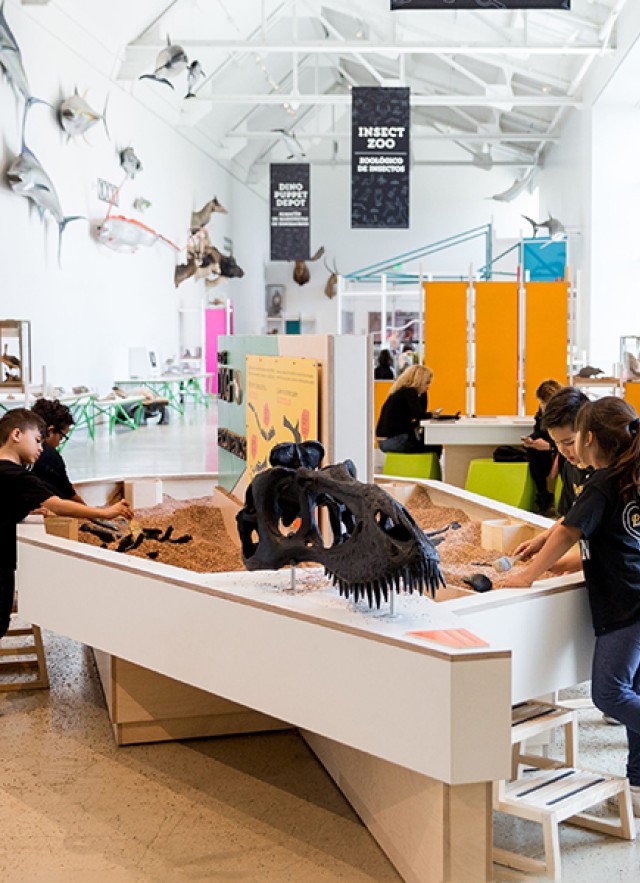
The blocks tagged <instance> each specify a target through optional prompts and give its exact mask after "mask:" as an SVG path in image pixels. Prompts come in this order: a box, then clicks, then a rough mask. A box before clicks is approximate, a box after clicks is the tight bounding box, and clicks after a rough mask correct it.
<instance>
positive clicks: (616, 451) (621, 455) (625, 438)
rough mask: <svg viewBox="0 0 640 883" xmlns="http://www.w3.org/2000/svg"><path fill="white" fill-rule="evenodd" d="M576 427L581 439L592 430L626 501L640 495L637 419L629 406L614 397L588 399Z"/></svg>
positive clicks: (638, 426)
mask: <svg viewBox="0 0 640 883" xmlns="http://www.w3.org/2000/svg"><path fill="white" fill-rule="evenodd" d="M576 426H577V429H578V430H579V431H580V434H581V436H582V437H583V438H584V436H585V434H586V433H587V432H591V433H593V436H594V437H595V440H596V441H597V443H598V445H599V447H600V448H601V450H602V451H603V453H604V454H605V456H606V457H607V459H608V460H609V461H610V462H611V477H612V478H613V479H615V480H616V481H617V483H618V487H619V489H620V493H621V494H622V496H623V497H624V498H625V500H629V499H631V498H633V497H636V496H638V495H640V419H638V415H637V414H636V412H635V410H634V409H633V408H632V407H631V405H629V404H628V403H627V402H625V401H624V400H623V399H619V398H617V397H615V396H605V397H604V398H602V399H598V400H597V401H595V402H588V403H586V404H585V405H583V406H582V407H581V408H580V411H579V412H578V417H577V420H576Z"/></svg>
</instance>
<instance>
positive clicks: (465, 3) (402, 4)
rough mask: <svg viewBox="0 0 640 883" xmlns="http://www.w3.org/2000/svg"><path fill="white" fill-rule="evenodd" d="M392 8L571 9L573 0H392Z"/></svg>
mask: <svg viewBox="0 0 640 883" xmlns="http://www.w3.org/2000/svg"><path fill="white" fill-rule="evenodd" d="M391 9H392V10H394V9H571V0H391Z"/></svg>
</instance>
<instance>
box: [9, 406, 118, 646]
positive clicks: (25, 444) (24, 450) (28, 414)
mask: <svg viewBox="0 0 640 883" xmlns="http://www.w3.org/2000/svg"><path fill="white" fill-rule="evenodd" d="M46 431H47V427H46V426H45V424H44V422H43V420H42V419H41V418H40V417H38V415H37V414H34V413H33V412H32V411H28V410H27V409H26V408H16V409H15V410H13V411H9V412H7V413H6V414H5V415H4V416H3V417H2V418H1V419H0V638H2V637H3V636H4V635H5V634H6V632H7V630H8V628H9V621H10V619H11V610H12V608H13V597H14V591H15V570H16V564H17V554H16V546H17V542H16V525H17V524H18V522H20V521H22V520H23V519H24V518H26V516H27V515H28V514H29V512H31V511H33V510H34V509H41V508H44V509H45V510H50V511H51V512H55V514H56V515H67V516H71V517H74V518H118V517H119V516H124V517H125V518H130V517H131V515H132V512H131V509H130V507H129V504H128V503H126V502H125V501H124V500H123V501H121V502H120V503H116V504H115V506H106V507H104V508H100V507H95V506H85V505H83V504H81V503H75V502H73V501H72V500H63V499H61V498H60V497H59V496H55V495H52V494H51V490H50V489H49V488H48V487H47V486H46V485H45V484H43V483H42V482H41V481H40V479H39V478H36V476H34V475H33V474H32V473H31V472H29V471H28V470H27V469H25V466H29V465H32V464H33V463H35V462H36V460H37V459H38V457H39V456H40V453H41V452H42V444H43V438H44V436H45V434H46Z"/></svg>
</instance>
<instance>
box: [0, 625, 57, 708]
mask: <svg viewBox="0 0 640 883" xmlns="http://www.w3.org/2000/svg"><path fill="white" fill-rule="evenodd" d="M6 637H7V638H13V639H15V638H21V639H24V640H23V641H22V642H21V643H19V644H16V643H15V641H10V642H9V644H8V645H7V646H2V647H0V693H7V692H12V691H15V690H46V689H48V687H49V674H48V672H47V660H46V657H45V654H44V644H43V643H42V632H41V631H40V628H39V627H38V626H37V625H32V626H17V627H16V628H13V629H11V628H10V629H9V631H8V632H7V634H6ZM29 638H32V639H33V640H32V642H29V641H28V639H29ZM16 673H19V674H21V675H23V677H22V678H20V679H19V680H16V678H15V675H16ZM34 674H35V677H34Z"/></svg>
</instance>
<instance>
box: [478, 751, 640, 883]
mask: <svg viewBox="0 0 640 883" xmlns="http://www.w3.org/2000/svg"><path fill="white" fill-rule="evenodd" d="M609 797H617V798H618V812H619V819H615V820H609V819H603V818H599V817H596V816H593V815H589V814H588V813H585V812H584V810H585V809H588V808H589V807H591V806H594V805H595V804H597V803H602V801H604V800H607V798H609ZM493 808H494V810H496V811H497V812H503V813H507V814H508V815H512V816H517V817H518V818H521V819H528V820H530V821H532V822H538V823H539V824H541V825H542V830H543V834H544V855H545V857H544V860H542V861H541V860H540V859H534V858H529V857H528V856H524V855H521V854H520V853H516V852H510V851H508V850H506V849H498V848H494V850H493V860H494V862H496V863H497V864H500V865H506V866H507V867H509V868H516V869H517V870H519V871H527V872H530V873H535V874H540V873H542V874H544V875H545V876H547V877H549V878H550V879H551V880H555V881H557V880H560V878H561V873H560V839H559V835H558V825H559V824H560V822H564V821H567V822H569V823H570V824H572V825H577V826H578V827H581V828H588V829H589V830H591V831H598V832H599V833H601V834H611V835H613V836H614V837H621V838H623V839H625V840H635V836H636V829H635V823H634V818H633V807H632V804H631V792H630V791H629V782H628V780H627V779H621V778H618V777H616V776H608V775H604V774H601V773H594V772H591V771H588V770H578V769H575V768H573V767H566V768H563V767H559V768H556V769H550V770H541V771H540V772H537V773H535V774H534V775H531V776H526V777H525V778H523V779H516V780H515V781H512V782H508V783H507V782H504V781H502V782H498V783H496V785H495V786H494V800H493Z"/></svg>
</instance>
